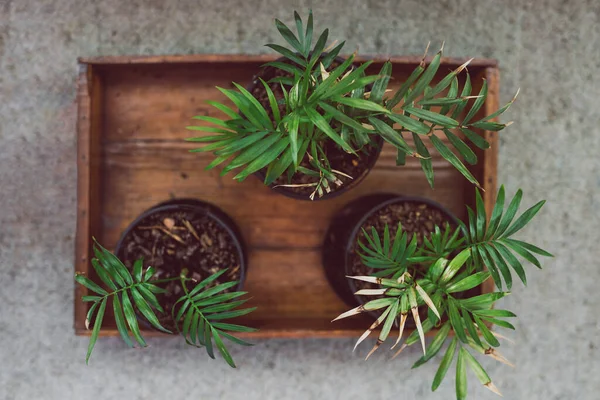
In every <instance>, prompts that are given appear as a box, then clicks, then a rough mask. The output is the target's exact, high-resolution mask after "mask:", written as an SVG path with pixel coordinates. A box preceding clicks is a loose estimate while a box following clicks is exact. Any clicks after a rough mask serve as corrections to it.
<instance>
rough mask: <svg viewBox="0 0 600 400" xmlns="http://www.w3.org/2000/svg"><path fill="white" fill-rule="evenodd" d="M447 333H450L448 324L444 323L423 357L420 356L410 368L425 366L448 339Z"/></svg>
mask: <svg viewBox="0 0 600 400" xmlns="http://www.w3.org/2000/svg"><path fill="white" fill-rule="evenodd" d="M448 333H450V323H449V322H446V323H444V324H443V325H442V327H441V328H440V329H439V331H438V333H437V334H436V335H435V337H434V338H433V340H432V341H431V344H430V345H429V347H427V352H426V353H425V355H424V356H422V357H421V358H420V359H419V360H418V361H417V362H416V363H414V364H413V366H412V368H413V369H414V368H418V367H420V366H421V365H423V364H425V363H426V362H427V361H429V360H431V359H432V358H433V357H434V356H435V355H436V354H437V353H438V352H439V351H440V349H441V348H442V346H443V345H444V342H445V341H446V338H447V337H448Z"/></svg>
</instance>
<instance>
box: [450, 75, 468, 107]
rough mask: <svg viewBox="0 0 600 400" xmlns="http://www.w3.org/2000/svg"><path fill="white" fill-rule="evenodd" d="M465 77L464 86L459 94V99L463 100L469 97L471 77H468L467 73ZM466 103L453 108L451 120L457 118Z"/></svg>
mask: <svg viewBox="0 0 600 400" xmlns="http://www.w3.org/2000/svg"><path fill="white" fill-rule="evenodd" d="M466 75H467V77H466V78H465V84H464V86H463V90H462V92H461V93H460V97H462V98H465V97H468V96H470V95H471V89H472V87H471V76H470V75H469V73H468V72H467V74H466ZM467 103H468V102H466V101H465V102H464V103H459V104H458V105H457V106H456V107H455V108H454V111H453V112H452V118H454V119H457V118H458V116H459V115H460V114H461V113H462V112H463V110H464V109H465V107H466V106H467Z"/></svg>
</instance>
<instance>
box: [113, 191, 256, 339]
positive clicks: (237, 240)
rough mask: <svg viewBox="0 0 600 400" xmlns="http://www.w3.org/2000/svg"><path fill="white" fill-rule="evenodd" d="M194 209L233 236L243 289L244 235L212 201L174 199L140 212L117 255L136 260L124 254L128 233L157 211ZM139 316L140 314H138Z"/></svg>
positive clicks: (239, 285)
mask: <svg viewBox="0 0 600 400" xmlns="http://www.w3.org/2000/svg"><path fill="white" fill-rule="evenodd" d="M182 210H186V211H192V212H194V213H197V214H201V215H206V216H208V217H209V218H211V219H212V220H213V221H215V222H216V223H217V224H218V225H220V226H221V227H222V228H223V229H224V230H225V231H226V232H227V233H228V234H229V236H230V237H231V241H232V243H233V245H234V247H235V248H236V250H237V255H238V259H239V260H240V269H239V273H240V277H239V284H238V285H237V287H236V290H237V291H239V290H242V288H243V286H244V282H245V280H246V273H247V270H248V257H247V252H246V245H245V243H244V240H243V237H242V235H241V233H240V230H239V228H238V227H237V225H236V224H235V222H234V221H233V220H232V219H231V217H229V216H228V215H227V214H226V213H225V212H224V211H223V210H221V209H220V208H218V207H217V206H215V205H212V204H210V203H207V202H204V201H201V200H197V199H174V200H169V201H165V202H163V203H160V204H158V205H156V206H154V207H152V208H150V209H148V210H146V211H144V212H143V213H142V214H140V215H139V216H138V217H137V218H136V219H135V220H134V221H133V222H132V223H131V224H130V225H129V226H128V227H127V229H125V230H124V231H123V233H122V234H121V237H120V239H119V241H118V242H117V245H116V247H115V255H116V256H117V257H118V258H119V259H120V260H121V261H123V262H124V263H125V262H126V261H130V262H131V263H133V261H135V260H127V259H126V255H125V254H124V249H123V246H124V243H125V242H126V239H127V237H128V235H129V234H130V233H131V232H132V231H133V230H134V229H135V228H136V227H137V226H139V225H141V224H143V222H144V220H145V219H146V218H147V217H149V216H151V215H153V214H155V213H164V212H167V213H168V212H169V211H172V212H175V211H182ZM138 317H139V316H138ZM139 319H140V320H141V321H142V322H143V323H144V324H145V325H146V326H148V327H150V326H151V325H150V324H148V323H147V322H146V320H145V319H144V318H139Z"/></svg>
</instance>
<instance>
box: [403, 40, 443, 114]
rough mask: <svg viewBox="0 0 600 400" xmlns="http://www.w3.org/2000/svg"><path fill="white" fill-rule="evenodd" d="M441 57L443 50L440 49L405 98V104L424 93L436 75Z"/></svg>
mask: <svg viewBox="0 0 600 400" xmlns="http://www.w3.org/2000/svg"><path fill="white" fill-rule="evenodd" d="M441 57H442V52H441V51H438V52H437V54H436V55H435V56H434V57H433V59H432V60H431V63H430V64H429V65H428V66H427V69H426V70H425V72H423V74H422V75H421V76H420V77H419V80H418V81H417V83H416V84H415V86H414V88H413V90H412V92H410V94H409V95H408V96H406V99H405V100H404V106H407V105H409V104H410V103H412V102H413V101H414V100H415V99H416V98H417V97H418V96H419V95H421V94H422V93H423V91H424V90H425V88H427V87H428V86H429V83H430V82H431V80H432V79H433V77H434V76H435V74H436V72H437V70H438V68H439V66H440V60H441Z"/></svg>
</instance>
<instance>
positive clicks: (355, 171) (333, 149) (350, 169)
mask: <svg viewBox="0 0 600 400" xmlns="http://www.w3.org/2000/svg"><path fill="white" fill-rule="evenodd" d="M278 61H282V62H285V59H279V60H278ZM343 61H344V60H343V59H340V58H338V59H336V61H334V62H333V63H332V66H331V67H330V68H329V69H332V68H335V67H337V66H339V65H340V64H341V63H342V62H343ZM280 76H285V77H292V76H293V75H292V74H291V73H289V72H287V71H283V70H280V69H278V68H274V67H271V66H268V67H266V68H265V69H264V70H263V71H261V73H260V74H258V75H257V76H255V77H254V79H253V82H252V85H251V86H250V88H249V89H248V90H249V92H250V93H252V95H253V96H254V97H256V98H257V99H258V101H259V102H260V103H261V105H262V106H263V107H264V108H265V110H267V113H268V114H269V116H270V117H271V118H273V113H272V110H271V105H270V103H269V98H268V96H267V92H266V90H265V88H264V86H263V85H262V83H261V82H260V80H259V79H258V78H262V79H263V80H264V81H265V82H268V81H269V80H271V79H273V78H275V77H280ZM269 86H270V88H271V90H273V94H274V95H275V97H276V98H277V99H278V100H281V99H283V92H282V90H281V86H280V84H279V83H272V84H270V85H269ZM288 89H289V88H288ZM279 110H280V112H281V113H284V112H285V104H280V106H279ZM382 146H383V139H382V138H381V137H380V136H375V137H373V142H372V143H371V144H368V145H366V146H365V147H363V148H362V149H360V150H359V151H357V154H356V155H355V154H350V153H347V152H345V151H344V150H343V149H341V148H340V147H338V146H337V145H336V144H335V143H334V142H332V141H330V140H328V141H326V142H325V144H324V149H323V150H324V151H325V153H326V154H327V159H328V160H329V162H330V165H331V168H332V169H334V170H336V171H340V172H343V173H344V174H346V175H349V176H351V177H352V179H350V178H347V177H345V176H343V175H339V174H336V176H337V177H338V178H339V179H340V181H341V182H342V185H341V186H339V187H335V185H331V186H332V188H331V189H332V191H331V192H330V193H324V194H323V196H322V197H320V198H319V197H318V195H315V197H314V200H323V199H327V198H331V197H335V196H339V195H340V194H342V193H344V192H345V191H347V190H348V189H350V188H352V187H354V186H356V185H357V184H358V183H359V182H360V181H361V180H363V179H364V178H365V177H366V176H367V174H368V173H369V171H370V170H371V169H372V168H373V166H374V165H375V162H376V161H377V158H378V157H379V153H380V152H381V148H382ZM300 165H301V166H303V167H306V168H310V169H314V167H312V166H311V165H310V163H309V159H308V156H305V157H304V158H303V159H302V160H301V162H300ZM265 174H266V170H262V171H260V172H258V173H257V174H256V175H257V177H258V178H259V179H261V180H262V181H264V179H265ZM313 182H315V178H314V177H310V176H307V175H305V174H302V173H299V172H296V173H295V174H294V175H293V176H292V177H291V179H290V180H288V176H287V174H283V175H282V176H280V177H279V178H277V179H276V180H275V182H274V183H273V185H272V188H273V189H274V190H275V191H277V192H279V193H281V194H284V195H286V196H288V197H293V198H296V199H301V200H310V199H309V196H310V194H311V193H313V191H314V189H315V188H314V187H311V186H304V187H285V186H281V185H288V184H292V185H303V184H307V183H313Z"/></svg>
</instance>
